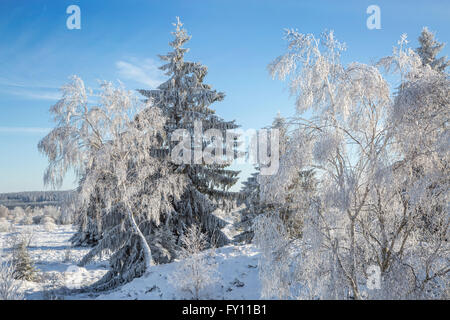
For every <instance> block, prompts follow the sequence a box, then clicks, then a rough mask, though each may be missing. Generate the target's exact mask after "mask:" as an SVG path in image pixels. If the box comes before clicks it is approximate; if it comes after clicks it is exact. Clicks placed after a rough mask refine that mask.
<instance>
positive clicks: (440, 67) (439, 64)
mask: <svg viewBox="0 0 450 320" xmlns="http://www.w3.org/2000/svg"><path fill="white" fill-rule="evenodd" d="M434 37H435V35H434V34H433V33H432V32H431V31H429V30H428V28H427V27H424V28H423V29H422V33H421V34H420V36H419V43H420V47H419V48H417V49H416V52H417V54H418V55H419V56H420V59H421V60H422V64H423V65H429V66H430V67H431V68H432V69H434V70H436V71H439V72H444V71H445V69H446V68H447V67H448V66H449V65H450V61H449V60H447V57H446V56H445V57H440V58H437V55H438V54H439V52H441V50H442V48H443V47H444V45H445V44H444V43H440V42H438V41H437V40H436V39H435V38H434Z"/></svg>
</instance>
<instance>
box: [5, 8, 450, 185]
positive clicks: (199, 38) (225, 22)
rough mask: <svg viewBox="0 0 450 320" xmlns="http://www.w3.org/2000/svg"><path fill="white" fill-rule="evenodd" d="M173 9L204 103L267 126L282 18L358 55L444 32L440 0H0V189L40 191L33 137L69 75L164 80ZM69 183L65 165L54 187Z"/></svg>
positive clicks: (145, 83)
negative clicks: (202, 68)
mask: <svg viewBox="0 0 450 320" xmlns="http://www.w3.org/2000/svg"><path fill="white" fill-rule="evenodd" d="M71 4H76V5H78V6H79V7H80V8H81V30H68V29H67V27H66V20H67V18H68V16H69V15H68V14H66V8H67V7H68V6H69V5H71ZM371 4H376V5H378V6H379V7H380V8H381V30H369V29H367V27H366V19H367V17H368V16H369V15H368V14H366V8H367V7H368V6H369V5H371ZM176 16H180V17H181V19H182V21H183V22H184V23H185V27H186V28H187V30H188V32H189V33H190V34H191V35H192V40H191V41H190V42H189V43H188V45H187V47H189V48H190V49H191V51H190V52H189V53H188V55H187V60H191V61H199V62H201V63H203V64H205V65H206V66H208V68H209V74H208V76H207V78H206V82H207V83H209V84H211V85H213V88H215V89H217V90H219V91H223V92H225V93H226V98H225V100H224V101H223V102H220V103H217V104H215V105H214V107H215V109H216V110H217V113H218V115H220V116H222V117H223V118H225V119H227V120H231V119H236V121H237V122H238V123H239V124H241V125H242V127H243V128H244V129H248V128H260V127H263V126H266V125H268V124H270V123H271V122H272V119H273V117H274V116H275V115H276V114H277V111H280V112H281V114H282V115H283V116H289V115H292V114H293V112H294V106H293V99H290V98H289V93H288V91H287V90H286V86H285V84H283V83H281V82H280V81H277V80H272V79H271V78H270V76H269V74H268V72H267V70H266V66H267V64H268V63H269V62H271V61H272V60H273V59H274V58H276V57H277V56H278V55H280V54H282V53H283V52H284V50H285V42H284V41H283V40H282V36H283V29H284V28H297V29H298V30H299V31H301V32H307V33H314V34H317V35H318V34H319V33H320V32H322V31H323V30H325V29H333V30H335V35H336V37H337V38H338V39H340V40H341V41H344V42H345V43H346V44H347V47H348V50H347V53H346V54H345V56H344V58H345V60H346V61H353V60H358V61H361V62H373V61H375V60H376V59H378V58H380V57H382V56H385V55H389V54H390V53H391V49H392V46H393V45H395V44H396V42H397V40H398V39H399V38H400V35H401V34H402V33H407V34H408V36H409V39H410V40H411V46H412V47H413V48H415V47H417V36H418V35H419V33H420V31H421V29H422V27H423V26H428V27H429V29H430V30H432V31H437V38H438V40H440V41H442V42H448V41H449V39H450V24H449V21H450V1H446V0H442V1H439V0H435V1H411V0H409V1H392V0H390V1H380V0H370V1H366V0H354V1H331V0H330V1H323V0H315V1H299V0H297V1H291V0H273V1H265V0H258V1H248V0H236V1H234V0H210V1H206V0H205V1H200V0H184V1H152V0H126V1H125V0H121V1H118V0H105V1H100V0H84V1H77V0H53V1H50V0H47V1H44V0H27V1H26V0H1V1H0V192H16V191H33V190H44V185H43V182H42V177H43V172H44V169H45V167H46V164H47V160H46V158H45V157H44V156H42V155H40V154H39V153H38V150H37V147H36V146H37V143H38V141H39V140H40V139H41V138H42V137H43V136H44V135H45V134H46V133H47V132H48V131H49V130H50V129H49V128H51V127H52V125H53V124H52V122H51V119H50V116H49V113H48V109H49V107H50V106H51V105H52V104H54V103H55V102H56V101H57V99H58V97H59V92H58V88H59V87H60V86H61V85H62V84H64V83H65V82H66V81H67V79H68V77H69V76H70V75H73V74H77V75H79V76H80V77H81V78H82V79H84V80H85V82H86V83H87V84H88V85H89V86H90V87H92V88H96V87H97V80H111V81H113V80H117V79H120V80H121V81H122V82H123V83H124V84H125V85H126V87H127V88H129V89H137V88H152V87H155V86H157V85H158V83H160V82H161V81H162V80H163V79H164V77H163V76H162V75H161V74H160V73H159V72H158V70H157V67H158V66H159V65H160V64H161V63H160V62H159V60H158V57H157V54H164V53H166V52H168V51H169V46H168V41H169V40H170V39H171V35H170V31H172V24H171V23H172V22H174V21H175V17H176ZM449 46H450V45H449ZM449 51H450V50H449V48H448V47H447V48H445V49H444V50H443V53H444V54H448V53H449ZM247 173H248V172H247ZM74 186H75V184H74V178H73V176H72V175H69V176H68V177H67V179H66V181H65V183H64V185H63V188H62V189H69V188H73V187H74Z"/></svg>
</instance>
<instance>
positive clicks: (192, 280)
mask: <svg viewBox="0 0 450 320" xmlns="http://www.w3.org/2000/svg"><path fill="white" fill-rule="evenodd" d="M181 242H182V248H181V252H180V254H179V257H180V259H181V261H180V262H179V263H178V265H177V268H176V270H175V271H174V272H173V273H172V274H171V275H170V279H169V281H170V282H171V284H172V285H173V286H174V287H176V288H177V289H178V290H180V291H185V292H189V293H190V294H191V295H192V298H193V299H196V300H198V299H200V297H201V291H202V290H203V289H205V288H206V287H208V286H210V285H212V284H214V283H216V282H217V281H218V277H217V264H215V263H214V262H211V261H209V259H208V255H205V254H204V252H203V253H202V250H204V249H205V248H206V246H207V243H208V241H207V238H206V235H205V234H204V233H202V232H201V230H200V228H199V227H197V226H196V225H193V226H191V227H189V228H188V230H187V232H186V234H184V235H183V236H182V237H181Z"/></svg>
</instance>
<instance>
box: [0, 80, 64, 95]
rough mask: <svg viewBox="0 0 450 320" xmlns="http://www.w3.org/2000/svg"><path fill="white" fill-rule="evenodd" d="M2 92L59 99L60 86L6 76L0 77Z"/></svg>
mask: <svg viewBox="0 0 450 320" xmlns="http://www.w3.org/2000/svg"><path fill="white" fill-rule="evenodd" d="M0 88H1V92H2V93H4V94H11V95H15V96H19V97H22V98H24V99H30V100H54V101H56V100H59V99H60V98H61V93H59V91H58V88H55V87H51V86H44V85H34V84H25V83H21V82H16V81H13V80H9V79H6V78H0Z"/></svg>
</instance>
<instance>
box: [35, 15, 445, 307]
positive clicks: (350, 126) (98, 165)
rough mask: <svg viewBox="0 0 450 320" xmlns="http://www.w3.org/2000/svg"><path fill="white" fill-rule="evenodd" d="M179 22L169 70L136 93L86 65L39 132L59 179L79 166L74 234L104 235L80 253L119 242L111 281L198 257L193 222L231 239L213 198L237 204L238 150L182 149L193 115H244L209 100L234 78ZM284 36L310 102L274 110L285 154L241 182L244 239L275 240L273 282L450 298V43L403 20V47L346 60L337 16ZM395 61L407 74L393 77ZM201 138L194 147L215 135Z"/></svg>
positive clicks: (297, 81) (281, 292)
mask: <svg viewBox="0 0 450 320" xmlns="http://www.w3.org/2000/svg"><path fill="white" fill-rule="evenodd" d="M173 35H174V39H173V41H171V42H170V43H169V44H170V46H171V47H172V48H173V51H171V52H169V53H168V54H166V55H162V56H160V58H161V60H163V61H164V62H165V64H164V65H163V66H161V68H160V69H161V70H163V71H165V72H166V75H167V81H165V82H164V83H162V84H161V85H160V86H159V87H158V88H156V89H153V90H138V92H139V93H140V94H141V96H140V97H138V96H136V95H135V94H134V92H131V91H127V90H125V89H124V88H123V87H122V86H119V87H115V86H114V85H113V84H111V83H109V82H104V83H102V85H101V90H100V93H99V94H93V93H92V91H90V90H89V89H87V88H85V85H84V83H83V81H82V80H81V79H80V78H78V77H73V78H72V79H71V82H70V83H68V84H67V85H65V86H63V87H62V95H63V96H62V99H61V100H60V101H59V102H58V103H57V104H56V105H55V106H53V107H52V108H51V113H52V115H53V117H54V120H55V122H56V127H55V128H54V129H53V130H52V131H51V132H50V133H49V134H48V135H47V136H46V137H45V138H43V139H42V141H41V142H40V143H39V149H40V151H41V152H43V153H44V154H45V155H46V156H47V157H48V158H49V166H48V169H47V171H46V173H45V181H46V183H49V184H52V185H54V186H60V185H61V183H62V179H63V177H64V175H65V173H66V172H67V171H68V170H69V169H73V170H75V172H76V173H77V175H78V177H79V179H80V180H79V187H78V202H77V204H76V207H77V215H76V216H77V219H78V220H77V225H78V227H79V229H78V232H77V233H76V234H75V236H74V237H73V239H72V240H73V243H74V244H75V245H85V246H91V250H90V251H89V253H88V254H87V255H86V256H85V257H84V258H83V260H82V261H81V264H86V263H88V262H90V261H91V260H92V259H94V258H96V257H97V256H99V255H104V254H106V255H108V256H109V257H110V266H111V268H110V271H109V272H108V273H107V274H106V275H105V276H104V277H103V278H102V279H101V280H100V281H98V282H97V283H96V284H95V285H94V286H93V287H94V288H95V289H98V290H103V289H109V288H113V287H116V286H118V285H120V284H122V283H124V282H127V281H130V280H132V279H133V278H135V277H138V276H141V275H145V274H146V273H147V272H149V270H150V267H151V265H153V264H154V263H166V262H170V261H172V260H173V259H174V258H175V257H176V256H177V255H179V256H181V257H183V258H185V259H187V261H191V262H192V265H196V266H197V265H198V263H197V262H198V261H197V260H195V259H194V260H192V259H191V260H189V259H188V256H189V252H190V251H189V249H188V248H186V241H187V240H188V239H189V237H186V236H185V233H186V232H187V231H188V230H194V229H195V228H197V229H195V230H197V231H199V230H201V231H202V234H205V235H206V236H205V238H203V236H201V239H200V240H201V241H200V242H201V248H202V249H204V248H207V247H208V246H210V244H211V242H214V243H215V244H218V245H224V244H226V243H227V239H226V237H225V236H224V235H223V234H222V233H221V232H220V228H221V227H223V221H221V220H220V219H219V218H217V217H216V216H215V215H213V214H212V212H213V211H214V210H215V209H216V208H217V207H218V206H223V207H224V208H226V207H233V205H230V203H231V202H232V201H233V199H236V194H234V193H232V192H230V191H229V188H230V187H231V186H232V185H234V184H235V182H236V181H237V178H238V172H236V171H233V170H230V169H229V168H227V167H228V165H229V164H230V161H231V160H232V159H227V161H224V162H220V163H213V164H211V163H206V162H205V161H203V160H201V161H200V162H198V161H197V162H195V161H194V162H191V163H179V162H176V161H173V157H171V153H172V151H173V150H174V147H175V145H176V144H177V142H179V141H180V139H181V138H182V137H181V136H180V134H179V132H180V131H179V129H182V130H184V132H185V134H187V135H191V136H192V135H195V134H194V133H195V130H196V126H197V125H198V123H200V124H201V126H202V128H203V129H204V130H207V129H210V128H214V129H218V130H220V131H223V132H225V131H226V130H229V129H234V128H236V127H237V126H236V124H235V123H234V122H233V121H231V122H227V121H224V120H223V119H221V118H220V117H218V116H217V115H216V114H215V111H214V110H213V109H211V108H210V105H212V104H213V103H214V102H218V101H221V100H222V99H223V98H224V94H223V93H221V92H217V91H215V90H213V89H212V88H211V86H209V85H207V84H205V83H204V82H203V81H204V78H205V76H206V74H207V68H206V67H205V66H203V65H201V64H199V63H194V62H186V61H184V56H185V53H186V52H187V51H188V49H186V48H184V47H183V46H184V44H185V43H186V42H187V41H188V40H189V39H190V36H188V34H187V33H186V31H185V30H184V29H183V27H182V24H181V22H180V21H179V20H178V21H177V23H176V24H175V31H174V32H173ZM286 40H287V41H288V49H287V52H286V53H285V54H284V55H282V56H280V57H278V58H276V59H275V60H274V61H273V62H272V63H271V64H270V65H269V71H270V73H271V75H272V76H273V77H274V78H279V79H281V80H287V81H288V83H289V88H290V91H291V94H292V95H293V96H295V97H296V101H295V106H296V114H295V116H293V117H291V118H289V119H284V118H282V117H281V116H278V117H277V118H276V119H275V120H274V122H273V124H272V127H273V128H276V129H278V130H279V148H278V150H279V153H280V166H279V170H278V171H277V172H276V173H275V174H273V175H265V176H264V175H259V171H257V172H256V173H255V174H253V175H252V176H251V177H250V178H249V180H248V181H247V182H245V183H244V188H243V190H242V192H241V193H240V196H241V199H242V198H243V200H244V202H245V204H246V208H245V209H244V210H243V211H242V212H243V219H242V223H243V224H242V225H243V228H244V229H245V232H244V233H243V235H241V236H242V237H241V238H240V239H242V240H244V239H245V240H247V241H253V242H254V243H255V244H256V245H257V246H258V247H259V248H260V249H261V259H260V265H259V271H260V276H261V281H262V296H263V297H266V298H307V299H348V298H353V299H362V298H371V299H377V298H430V297H431V298H436V297H437V298H448V294H449V293H448V287H449V283H448V273H449V258H448V257H449V245H448V227H449V211H448V210H449V207H448V203H449V202H448V187H449V162H448V160H449V151H448V150H450V148H449V141H450V137H449V133H448V119H449V111H450V108H449V99H450V96H449V94H450V93H449V92H450V90H449V78H448V73H447V71H446V67H447V66H448V65H449V62H448V61H447V60H446V59H445V58H437V55H438V53H439V51H440V50H441V49H442V44H440V43H438V42H437V41H436V40H435V39H434V35H433V34H432V33H431V32H429V31H428V30H427V29H426V28H425V29H424V30H423V32H422V34H421V36H420V38H419V42H420V47H419V48H418V49H417V50H415V51H414V50H411V49H409V48H408V47H407V40H406V36H402V38H401V40H400V41H399V43H398V46H397V47H395V48H394V50H393V53H392V55H391V56H388V57H385V58H382V59H381V60H379V62H378V63H376V64H374V65H368V64H364V63H358V62H352V63H349V64H344V63H343V62H342V60H341V55H342V54H343V53H344V51H345V45H344V44H343V43H341V42H339V41H337V40H336V38H335V37H334V34H333V33H332V32H329V33H324V34H322V35H321V37H320V38H316V37H314V36H313V35H311V34H301V33H299V32H297V31H296V30H288V31H286ZM391 74H393V75H394V76H393V77H391V78H392V79H396V80H395V81H396V83H394V82H395V81H394V80H391V81H389V82H388V81H387V80H386V78H387V75H391ZM189 141H190V145H189V146H188V147H190V149H191V150H195V149H196V148H201V149H203V148H205V147H207V146H208V144H209V143H211V142H212V141H210V140H205V139H201V140H200V141H196V140H195V139H194V140H193V141H192V140H189ZM236 143H237V142H236ZM236 145H237V144H236ZM224 148H225V146H224ZM188 149H189V148H188ZM188 155H189V157H191V153H189V154H188ZM182 156H183V157H185V156H186V155H185V154H183V155H182ZM194 156H195V154H194ZM194 160H195V159H194ZM193 228H194V229H193ZM211 239H214V240H213V241H212V240H211ZM197 240H199V239H197ZM197 251H199V250H197ZM180 252H181V255H180ZM200 267H201V266H200ZM191 269H192V268H191ZM196 270H201V268H197V269H196ZM205 272H206V271H205ZM194 287H195V286H194ZM198 287H199V285H197V288H198ZM194 291H195V289H194ZM195 292H196V293H197V294H198V292H197V291H195Z"/></svg>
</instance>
